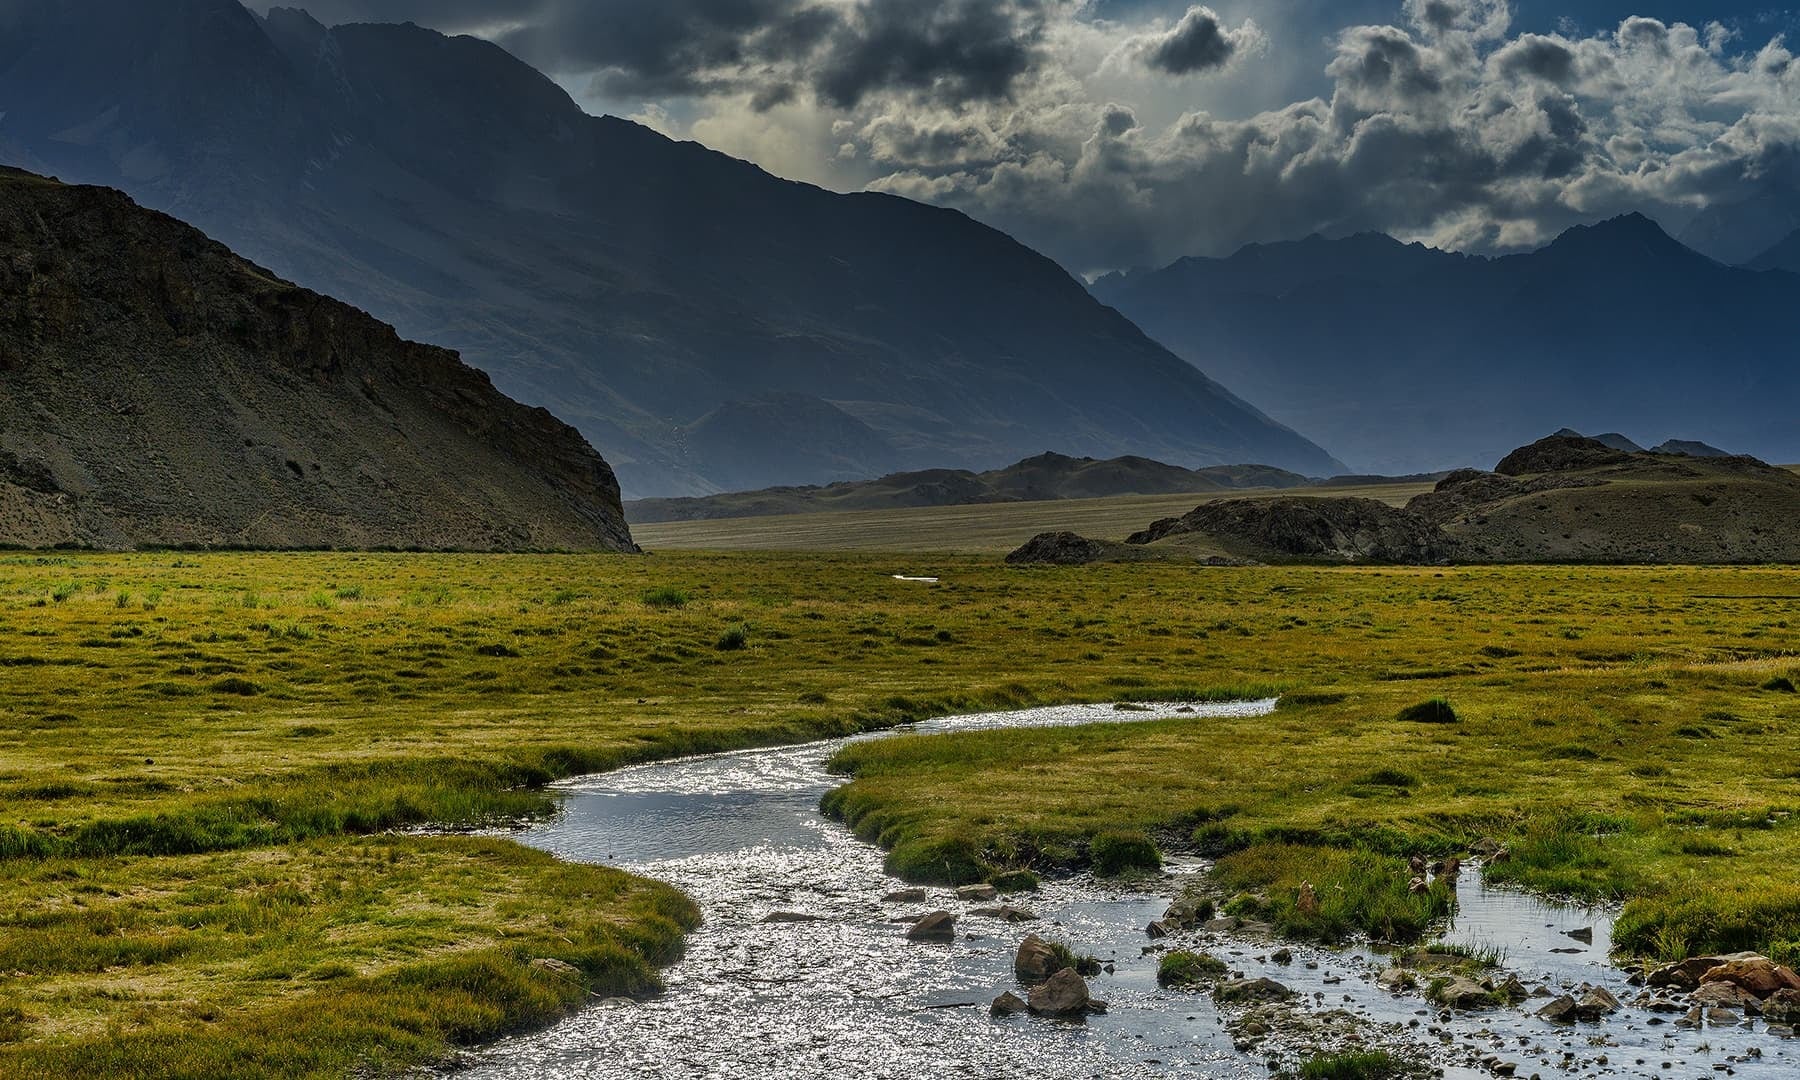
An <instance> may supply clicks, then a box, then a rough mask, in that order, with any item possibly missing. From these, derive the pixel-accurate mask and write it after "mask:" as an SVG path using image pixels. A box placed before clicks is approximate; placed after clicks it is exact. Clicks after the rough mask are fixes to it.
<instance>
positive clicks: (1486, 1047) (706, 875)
mask: <svg viewBox="0 0 1800 1080" xmlns="http://www.w3.org/2000/svg"><path fill="white" fill-rule="evenodd" d="M1273 706H1274V703H1273V702H1272V701H1267V702H1246V703H1235V704H1229V705H1205V706H1175V705H1166V706H1160V705H1159V706H1154V707H1152V708H1150V709H1149V710H1148V711H1141V712H1140V711H1131V712H1120V711H1116V710H1115V709H1113V708H1112V707H1110V706H1077V707H1065V708H1056V709H1039V710H1030V711H1025V712H1014V713H995V714H987V715H983V716H974V717H957V718H947V719H942V720H936V721H931V722H929V723H925V724H920V725H917V726H916V727H914V728H912V729H910V730H913V731H917V732H922V733H934V732H946V731H966V730H979V729H985V728H1005V727H1026V726H1054V725H1069V724H1087V723H1103V722H1130V721H1142V720H1153V719H1167V718H1172V717H1181V716H1186V717H1189V718H1191V719H1192V720H1193V721H1194V723H1196V724H1204V723H1206V722H1207V720H1208V719H1209V718H1212V717H1219V716H1244V715H1260V714H1263V713H1266V712H1268V711H1269V710H1271V709H1272V708H1273ZM880 737H885V736H881V735H876V736H865V738H880ZM841 745H842V741H832V742H823V743H813V744H808V745H805V746H795V747H783V748H778V749H770V750H755V751H746V752H741V753H732V754H721V755H714V756H709V757H703V758H694V759H688V760H683V761H673V762H665V763H660V764H655V765H646V766H640V767H637V768H632V769H626V770H622V771H619V772H615V773H608V774H605V775H602V776H596V777H589V778H586V779H583V780H580V781H576V782H572V783H569V784H566V785H564V787H565V788H566V791H567V799H566V801H565V803H564V806H563V808H562V811H561V812H560V813H559V814H558V815H557V816H556V817H555V818H554V819H552V820H551V821H549V822H546V823H544V824H542V825H540V826H537V827H534V828H532V829H530V830H528V831H527V832H525V833H523V834H522V836H521V839H523V840H524V841H525V842H526V843H530V844H532V845H534V846H537V847H541V848H543V849H545V850H548V851H551V852H554V853H556V854H558V855H560V856H562V857H563V858H567V859H571V860H576V861H592V862H602V863H606V864H609V865H614V866H620V867H623V868H626V869H629V870H632V871H634V872H637V873H640V874H644V875H647V876H650V877H654V878H658V879H661V880H663V881H667V882H670V883H672V884H674V885H676V886H677V887H679V888H681V889H683V890H684V891H686V892H687V893H688V894H689V895H690V896H692V897H694V898H695V899H696V900H697V901H698V902H699V903H700V905H701V907H702V909H703V911H704V913H705V918H706V922H705V925H704V926H703V927H702V928H701V929H700V930H698V931H697V932H695V933H694V934H693V935H691V936H690V938H689V939H688V951H687V955H686V957H685V958H684V959H683V960H681V961H680V962H679V963H677V964H675V965H674V966H673V967H671V968H670V969H669V970H668V971H667V972H666V974H665V977H666V981H667V982H668V986H669V990H668V993H666V994H664V995H663V996H661V997H659V998H657V999H655V1000H653V1001H649V1002H644V1003H635V1002H623V1001H614V1002H607V1003H603V1004H600V1005H598V1006H596V1007H594V1008H592V1009H589V1010H586V1011H584V1012H582V1013H581V1014H579V1015H577V1016H575V1017H573V1018H571V1019H570V1020H568V1021H566V1022H564V1023H562V1024H559V1025H557V1026H556V1027H554V1028H551V1029H549V1030H548V1031H545V1032H541V1033H538V1034H535V1035H530V1036H524V1037H520V1038H517V1039H512V1040H508V1041H506V1042H503V1043H500V1044H497V1045H495V1046H493V1047H491V1048H488V1049H485V1050H483V1051H480V1052H478V1053H475V1054H472V1055H470V1056H469V1058H468V1059H467V1060H466V1062H465V1066H466V1072H467V1073H472V1074H473V1075H475V1076H478V1077H483V1078H487V1077H495V1078H499V1077H508V1078H548V1077H585V1076H594V1077H600V1076H604V1077H609V1078H610V1077H702V1076H705V1077H734V1078H735V1077H742V1078H764V1077H766V1078H777V1077H780V1078H799V1077H819V1078H825V1077H831V1078H834V1080H836V1078H839V1077H843V1076H845V1075H852V1076H856V1077H859V1078H869V1080H873V1078H888V1077H893V1078H913V1077H921V1076H947V1077H984V1078H986V1077H996V1078H997V1077H1034V1078H1038V1077H1139V1076H1145V1077H1148V1076H1167V1075H1176V1074H1178V1075H1188V1076H1193V1075H1200V1076H1208V1077H1253V1076H1254V1077H1260V1076H1266V1075H1268V1066H1267V1064H1266V1060H1267V1057H1268V1054H1267V1053H1266V1052H1256V1053H1251V1054H1243V1053H1239V1052H1238V1051H1237V1050H1235V1049H1234V1047H1233V1041H1232V1038H1231V1037H1230V1036H1229V1034H1227V1032H1226V1030H1225V1027H1224V1018H1222V1017H1221V1016H1220V1014H1219V1012H1218V1011H1217V1010H1216V1009H1215V1008H1214V1006H1213V1005H1212V1003H1211V1001H1210V999H1208V998H1206V997H1204V996H1199V995H1195V994H1192V993H1184V992H1172V991H1164V990H1162V989H1160V988H1158V987H1157V985H1156V965H1157V956H1156V955H1154V954H1151V955H1142V953H1143V947H1144V946H1145V945H1146V944H1147V938H1146V936H1145V933H1144V930H1143V927H1144V926H1145V925H1146V924H1147V923H1148V922H1149V921H1150V920H1152V919H1154V918H1157V917H1158V916H1160V915H1161V914H1162V912H1163V909H1164V908H1165V907H1166V906H1167V904H1168V901H1169V899H1170V897H1172V896H1173V895H1174V894H1175V892H1176V891H1177V890H1178V889H1179V888H1180V884H1181V881H1180V878H1181V876H1182V875H1183V874H1186V873H1192V872H1194V871H1196V870H1198V869H1200V864H1198V863H1193V862H1187V863H1177V864H1176V865H1174V866H1172V867H1171V868H1170V873H1168V874H1165V875H1163V876H1161V877H1159V878H1153V879H1150V880H1148V881H1146V882H1141V883H1139V884H1137V885H1133V886H1130V887H1122V886H1118V885H1115V884H1111V883H1107V882H1099V881H1095V880H1093V879H1091V878H1087V877H1077V878H1072V879H1068V880H1062V881H1049V882H1045V884H1044V886H1043V888H1042V889H1041V890H1040V891H1038V892H1037V893H1034V894H1028V895H1026V896H1024V897H1022V898H1015V899H1014V902H1015V903H1017V904H1019V905H1021V906H1024V907H1028V908H1030V909H1031V910H1032V911H1034V912H1036V913H1037V914H1038V915H1039V916H1040V917H1041V919H1042V921H1040V922H1036V923H1030V924H1005V923H1001V922H999V921H998V920H995V919H990V918H983V917H977V916H971V915H968V914H967V912H968V910H969V909H970V908H974V907H981V906H984V905H981V904H962V903H958V902H957V901H955V900H954V899H953V898H951V897H950V895H949V893H948V892H947V891H946V890H932V896H931V899H930V900H929V901H928V902H926V903H923V904H884V903H883V902H882V897H883V896H884V895H885V894H886V893H888V892H890V891H892V890H894V889H897V888H900V887H901V886H902V883H901V882H898V881H896V880H895V879H893V878H890V877H888V876H887V875H886V874H885V873H884V872H883V870H882V856H881V853H880V852H879V851H877V850H876V849H874V848H873V847H870V846H869V845H866V844H863V843H860V842H859V841H857V840H855V839H854V838H853V837H851V836H850V835H849V833H848V832H847V831H846V830H844V829H843V828H842V827H840V826H838V825H836V824H834V823H832V822H829V821H827V820H825V819H824V818H822V817H821V816H820V814H819V813H818V802H819V798H820V796H821V795H823V794H824V793H825V792H826V791H828V790H829V789H830V788H831V787H833V786H834V785H835V784H837V783H839V782H841V778H838V777H833V776H831V775H829V774H828V773H826V772H825V768H824V766H825V762H826V761H827V760H828V759H829V758H830V756H831V755H832V754H833V753H834V752H835V751H836V750H837V749H838V748H839V747H840V746H841ZM1459 900H1460V902H1461V910H1460V911H1459V914H1458V917H1457V921H1456V923H1455V925H1454V926H1453V927H1452V928H1451V930H1450V931H1449V933H1448V935H1447V936H1448V937H1449V939H1450V940H1453V941H1458V942H1462V943H1466V944H1474V945H1480V946H1493V947H1498V948H1500V949H1502V950H1504V952H1505V953H1506V966H1507V968H1508V969H1509V970H1513V971H1516V972H1518V974H1519V976H1520V978H1521V979H1523V980H1524V981H1525V982H1526V983H1527V985H1533V986H1535V985H1538V984H1540V983H1545V984H1548V985H1550V986H1552V987H1553V988H1557V989H1559V990H1560V988H1561V987H1563V986H1565V985H1567V986H1573V985H1576V984H1579V983H1581V982H1589V983H1594V984H1598V985H1605V986H1607V987H1609V988H1610V989H1612V990H1613V992H1614V993H1615V994H1617V995H1618V996H1619V997H1620V999H1621V1000H1627V1001H1629V999H1630V998H1631V997H1634V996H1635V991H1634V990H1633V989H1632V988H1630V987H1628V986H1626V985H1625V980H1624V973H1623V972H1620V971H1618V970H1617V969H1616V968H1613V967H1611V966H1610V965H1608V964H1607V963H1606V962H1605V957H1606V950H1607V947H1608V944H1609V934H1610V927H1611V920H1610V918H1609V917H1608V916H1607V914H1606V913H1604V912H1582V911H1579V910H1576V909H1571V908H1566V907H1562V906H1557V905H1550V904H1545V903H1543V902H1540V901H1537V900H1534V899H1531V898H1528V897H1524V896H1521V895H1518V894H1516V893H1510V892H1504V891H1501V890H1489V889H1484V888H1483V887H1482V886H1481V885H1480V883H1479V880H1478V875H1477V874H1475V873H1472V872H1471V873H1468V874H1465V875H1464V880H1463V882H1462V883H1461V885H1460V887H1459ZM937 908H945V909H948V910H951V911H956V912H958V914H959V916H960V918H959V921H958V931H959V934H960V935H961V936H959V939H958V940H957V941H956V942H955V943H954V944H953V945H937V946H928V945H914V944H909V943H908V942H906V941H905V938H904V931H905V929H906V927H905V925H904V924H900V923H895V922H891V921H889V920H890V919H892V918H894V917H896V916H900V915H907V914H913V915H916V914H919V913H921V912H924V911H929V910H934V909H937ZM776 911H781V912H801V913H805V914H808V915H816V916H820V917H822V918H823V920H824V921H820V922H805V923H784V924H763V923H761V922H760V920H761V919H762V918H763V917H764V916H765V915H767V914H769V913H771V912H776ZM1581 927H1591V928H1592V929H1593V931H1594V940H1593V943H1592V945H1591V946H1587V945H1583V944H1582V943H1580V942H1577V941H1575V940H1573V939H1571V938H1569V937H1567V936H1565V931H1567V930H1571V929H1577V928H1581ZM1028 931H1035V932H1037V933H1039V934H1043V935H1045V936H1049V937H1054V938H1058V939H1061V940H1064V941H1067V942H1069V943H1070V944H1071V945H1073V946H1074V947H1076V948H1077V950H1078V951H1081V952H1086V953H1092V954H1093V955H1096V956H1098V957H1100V958H1101V959H1102V960H1108V961H1114V970H1113V971H1112V972H1109V973H1103V974H1101V975H1100V976H1098V977H1096V978H1095V979H1093V980H1090V985H1091V988H1092V990H1093V993H1094V995H1095V996H1096V997H1099V998H1102V999H1104V1000H1106V1001H1107V1002H1108V1004H1109V1012H1108V1013H1107V1014H1106V1015H1105V1016H1097V1017H1094V1018H1092V1019H1090V1020H1089V1021H1087V1022H1086V1023H1075V1024H1072V1023H1066V1022H1055V1021H1044V1020H1037V1019H1031V1018H1027V1017H1012V1018H1007V1019H992V1018H990V1017H989V1015H988V1011H987V1004H988V1002H989V1001H991V1000H992V999H993V998H994V997H995V996H996V995H998V994H999V993H1001V992H1002V991H1005V990H1015V991H1016V990H1019V987H1018V986H1017V984H1016V983H1015V981H1014V979H1013V977H1012V970H1011V961H1012V954H1013V950H1014V949H1015V948H1016V946H1017V943H1018V941H1019V939H1020V938H1022V937H1023V936H1024V934H1025V933H1026V932H1028ZM1172 944H1176V945H1178V946H1181V945H1192V946H1195V947H1202V948H1206V949H1207V950H1209V951H1211V952H1213V953H1215V954H1216V955H1219V956H1221V957H1222V958H1223V959H1226V960H1227V961H1228V962H1229V963H1231V964H1232V966H1233V967H1234V968H1237V969H1240V970H1242V971H1243V972H1244V973H1245V974H1247V975H1250V976H1256V975H1264V974H1266V975H1269V976H1270V977H1272V978H1275V979H1277V980H1279V981H1281V982H1282V983H1284V984H1286V985H1288V986H1289V987H1291V988H1293V989H1294V990H1296V991H1299V992H1301V993H1302V994H1304V995H1306V997H1307V998H1308V999H1310V1002H1311V1004H1312V1006H1313V1007H1315V1008H1317V1009H1321V1010H1322V1009H1342V1010H1345V1011H1347V1012H1349V1013H1352V1014H1354V1015H1356V1016H1358V1017H1361V1018H1363V1019H1365V1020H1367V1021H1368V1022H1369V1023H1370V1024H1371V1025H1375V1026H1374V1027H1372V1029H1371V1030H1372V1031H1373V1032H1374V1035H1375V1039H1374V1041H1375V1042H1376V1043H1377V1044H1382V1043H1407V1044H1410V1045H1412V1046H1414V1047H1425V1048H1429V1050H1428V1052H1429V1054H1430V1056H1431V1057H1432V1058H1434V1059H1435V1060H1436V1063H1437V1064H1439V1065H1440V1066H1442V1067H1443V1068H1444V1069H1445V1071H1446V1074H1447V1075H1449V1076H1452V1077H1458V1076H1470V1077H1473V1076H1482V1075H1486V1071H1485V1070H1484V1069H1481V1068H1480V1067H1479V1066H1477V1065H1476V1064H1475V1062H1476V1060H1477V1059H1478V1058H1479V1057H1481V1056H1484V1055H1486V1054H1489V1053H1494V1054H1497V1055H1498V1056H1499V1057H1501V1058H1502V1059H1503V1060H1506V1061H1510V1062H1514V1063H1516V1064H1517V1065H1518V1066H1519V1072H1518V1075H1520V1076H1522V1077H1523V1076H1530V1075H1531V1074H1532V1073H1534V1072H1535V1073H1538V1074H1540V1075H1542V1076H1545V1077H1549V1076H1569V1077H1577V1076H1579V1077H1588V1076H1637V1075H1642V1076H1651V1075H1655V1076H1688V1075H1699V1074H1700V1073H1702V1072H1704V1073H1708V1074H1711V1073H1712V1072H1713V1071H1714V1069H1715V1067H1717V1068H1720V1069H1724V1068H1730V1069H1733V1070H1735V1072H1736V1073H1737V1074H1738V1075H1744V1076H1751V1077H1763V1076H1767V1077H1776V1076H1783V1077H1791V1076H1795V1075H1800V1057H1797V1056H1796V1055H1795V1053H1794V1052H1793V1051H1791V1050H1790V1049H1789V1047H1788V1046H1787V1045H1786V1044H1784V1043H1783V1042H1782V1041H1781V1040H1777V1039H1773V1038H1771V1037H1769V1036H1767V1035H1765V1034H1763V1033H1761V1032H1759V1031H1757V1030H1755V1029H1752V1028H1733V1029H1726V1030H1720V1029H1712V1030H1708V1031H1705V1032H1692V1031H1677V1030H1676V1029H1675V1028H1674V1026H1673V1024H1672V1023H1669V1024H1665V1025H1661V1026H1652V1025H1650V1024H1649V1023H1648V1021H1649V1014H1648V1013H1643V1012H1640V1011H1637V1010H1628V1011H1627V1012H1626V1013H1623V1014H1621V1015H1620V1016H1619V1017H1616V1018H1614V1019H1613V1020H1612V1021H1611V1022H1609V1023H1607V1024H1604V1025H1583V1026H1582V1027H1580V1028H1575V1029H1557V1028H1555V1027H1554V1026H1553V1025H1550V1024H1548V1023H1546V1022H1544V1021H1541V1020H1538V1019H1536V1018H1535V1017H1532V1016H1530V1015H1529V1014H1527V1013H1526V1012H1524V1011H1521V1010H1500V1011H1496V1012H1492V1013H1484V1014H1475V1015H1471V1016H1466V1017H1459V1018H1455V1019H1452V1020H1449V1021H1447V1022H1446V1021H1444V1020H1442V1019H1440V1015H1439V1014H1438V1013H1437V1012H1436V1010H1431V1009H1428V1008H1427V1007H1426V1006H1425V1004H1424V1003H1423V1002H1422V1001H1421V1000H1420V999H1418V998H1417V997H1410V996H1394V995H1390V994H1388V993H1386V992H1385V991H1382V990H1381V989H1379V988H1378V987H1377V986H1376V985H1375V984H1374V981H1373V979H1374V974H1375V973H1376V971H1378V970H1379V969H1380V967H1381V966H1382V965H1383V964H1385V960H1384V959H1383V958H1381V957H1379V956H1376V955H1374V954H1372V953H1370V952H1369V951H1367V950H1360V949H1359V950H1343V951H1340V950H1311V949H1295V950H1294V953H1295V960H1294V962H1293V963H1291V964H1286V965H1283V964H1276V963H1273V962H1272V961H1269V960H1267V959H1265V957H1266V956H1267V954H1268V952H1269V950H1270V949H1271V948H1273V946H1270V945H1267V944H1257V943H1253V942H1248V941H1242V940H1234V939H1232V938H1230V937H1226V936H1224V935H1217V934H1192V935H1186V936H1184V937H1183V938H1181V939H1178V940H1177V941H1176V942H1174V943H1172ZM1558 949H1575V950H1579V951H1577V952H1557V951H1553V950H1558ZM1535 1004H1536V1003H1535V1002H1533V1003H1529V1005H1528V1007H1534V1006H1535ZM1665 1019H1668V1020H1671V1021H1672V1020H1673V1017H1667V1018H1665ZM1414 1022H1416V1023H1417V1026H1416V1027H1409V1026H1408V1025H1409V1024H1412V1023H1414ZM1433 1027H1435V1028H1437V1029H1438V1030H1439V1031H1440V1032H1443V1033H1445V1034H1447V1035H1448V1036H1449V1038H1450V1041H1449V1043H1448V1044H1445V1043H1444V1042H1443V1041H1442V1038H1443V1036H1442V1035H1440V1034H1436V1033H1433V1032H1432V1031H1431V1030H1429V1029H1431V1028H1433ZM1703 1044H1704V1045H1707V1046H1710V1050H1707V1051H1702V1050H1701V1049H1700V1048H1701V1046H1702V1045H1703ZM1752 1045H1754V1046H1757V1047H1760V1049H1761V1053H1762V1054H1763V1057H1762V1058H1761V1059H1760V1060H1754V1059H1744V1057H1743V1055H1744V1054H1745V1053H1746V1052H1747V1051H1748V1050H1749V1048H1750V1047H1751V1046H1752ZM1565 1053H1568V1054H1569V1055H1571V1056H1568V1057H1565V1056H1564V1055H1565ZM1603 1058H1604V1064H1603V1063H1602V1059H1603ZM1639 1059H1642V1064H1639V1063H1638V1062H1639ZM1665 1061H1667V1062H1669V1066H1668V1067H1664V1066H1663V1063H1664V1062H1665Z"/></svg>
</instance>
